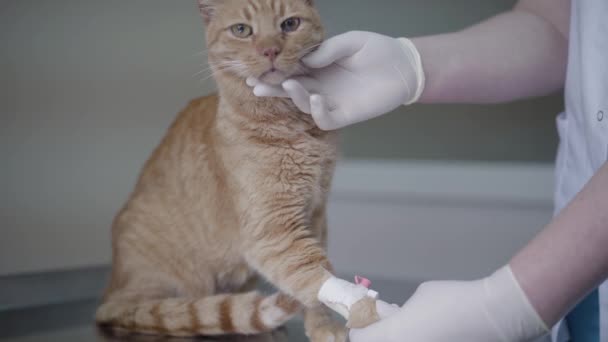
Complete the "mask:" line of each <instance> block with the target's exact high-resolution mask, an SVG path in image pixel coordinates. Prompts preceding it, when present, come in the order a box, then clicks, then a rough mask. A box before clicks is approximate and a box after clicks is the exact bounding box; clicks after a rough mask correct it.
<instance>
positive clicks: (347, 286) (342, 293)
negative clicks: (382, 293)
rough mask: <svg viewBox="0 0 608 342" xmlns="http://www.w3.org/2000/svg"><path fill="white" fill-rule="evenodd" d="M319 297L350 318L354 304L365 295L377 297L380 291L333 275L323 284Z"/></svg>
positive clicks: (322, 301)
mask: <svg viewBox="0 0 608 342" xmlns="http://www.w3.org/2000/svg"><path fill="white" fill-rule="evenodd" d="M317 297H318V299H319V301H320V302H321V303H323V304H325V305H327V306H328V307H329V308H330V309H332V310H334V311H336V312H337V313H339V314H340V315H342V317H344V318H345V319H347V320H348V318H349V316H350V310H351V307H352V306H353V304H355V303H357V302H358V301H360V300H361V299H364V298H365V297H371V298H374V299H376V298H378V292H376V291H374V290H370V289H368V288H366V287H364V286H362V285H356V284H353V283H351V282H348V281H346V280H342V279H339V278H336V277H331V278H329V279H328V280H327V281H326V282H325V283H324V284H323V286H321V290H319V294H318V296H317Z"/></svg>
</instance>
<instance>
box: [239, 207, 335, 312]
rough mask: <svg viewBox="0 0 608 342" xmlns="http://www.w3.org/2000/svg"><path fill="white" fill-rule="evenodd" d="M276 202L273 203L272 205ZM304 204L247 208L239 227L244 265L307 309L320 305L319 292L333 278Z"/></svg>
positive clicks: (329, 265)
mask: <svg viewBox="0 0 608 342" xmlns="http://www.w3.org/2000/svg"><path fill="white" fill-rule="evenodd" d="M274 203H276V202H274ZM304 208H305V206H304V205H287V204H285V205H276V204H275V205H274V206H272V209H270V208H268V207H267V208H264V207H263V206H258V207H257V208H255V209H252V208H250V213H252V214H251V215H249V217H248V218H247V223H246V224H245V225H244V226H243V228H242V233H241V236H242V238H243V241H242V244H243V254H244V256H245V259H246V260H247V262H248V263H249V264H250V265H251V266H252V267H253V268H254V269H256V270H257V271H258V272H259V273H260V274H262V275H263V276H264V277H265V278H266V279H268V280H269V281H270V282H272V283H273V284H274V285H275V286H277V287H278V288H279V289H280V290H281V291H283V292H284V293H286V294H288V295H290V296H292V297H293V298H295V299H296V300H298V301H299V302H300V303H302V304H303V305H304V306H306V307H307V308H314V307H318V306H319V305H321V303H320V302H319V300H318V293H319V290H320V289H321V286H323V284H324V283H325V282H326V281H327V280H328V279H330V278H332V266H331V264H330V262H329V260H328V258H327V255H326V253H325V250H324V249H323V247H322V245H321V243H320V241H319V240H318V239H317V238H316V237H315V236H314V234H313V233H312V231H311V229H310V223H309V222H308V221H309V220H308V218H307V215H306V214H305V212H304Z"/></svg>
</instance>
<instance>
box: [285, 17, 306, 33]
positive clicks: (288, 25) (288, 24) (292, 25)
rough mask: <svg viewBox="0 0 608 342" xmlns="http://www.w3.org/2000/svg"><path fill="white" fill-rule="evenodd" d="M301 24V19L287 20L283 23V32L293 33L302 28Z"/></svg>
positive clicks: (292, 18)
mask: <svg viewBox="0 0 608 342" xmlns="http://www.w3.org/2000/svg"><path fill="white" fill-rule="evenodd" d="M301 22H302V20H301V19H300V18H296V17H291V18H287V19H285V21H283V22H282V23H281V30H283V32H293V31H295V30H297V29H298V28H299V27H300V23H301Z"/></svg>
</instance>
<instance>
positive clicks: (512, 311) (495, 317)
mask: <svg viewBox="0 0 608 342" xmlns="http://www.w3.org/2000/svg"><path fill="white" fill-rule="evenodd" d="M378 303H379V304H378V305H377V307H378V312H379V314H380V316H381V317H382V316H388V317H387V318H383V319H382V320H381V321H380V322H378V323H376V324H373V325H371V326H369V327H367V328H365V329H361V330H351V333H350V341H351V342H376V341H384V342H402V341H421V342H453V341H466V342H499V341H500V342H525V341H530V340H531V339H534V338H536V337H540V336H542V335H543V334H545V333H547V332H548V329H547V327H546V325H545V323H544V322H543V321H542V320H541V318H540V316H539V315H538V314H537V313H536V311H535V309H534V308H533V307H532V305H531V304H530V302H529V301H528V298H527V297H526V295H525V293H524V292H523V290H522V289H521V287H520V285H519V283H518V282H517V280H516V279H515V276H514V275H513V273H512V271H511V268H510V267H505V268H502V269H501V270H499V271H498V272H496V273H494V274H493V275H492V276H490V277H488V278H485V279H482V280H478V281H472V282H450V281H448V282H430V283H425V284H423V285H421V286H420V287H419V288H418V290H417V291H416V293H415V294H414V295H413V296H412V298H411V299H410V300H408V301H407V303H405V305H404V306H403V307H402V308H401V309H397V308H394V309H392V311H393V313H392V314H391V313H390V311H391V308H390V307H389V306H387V305H386V303H381V302H378Z"/></svg>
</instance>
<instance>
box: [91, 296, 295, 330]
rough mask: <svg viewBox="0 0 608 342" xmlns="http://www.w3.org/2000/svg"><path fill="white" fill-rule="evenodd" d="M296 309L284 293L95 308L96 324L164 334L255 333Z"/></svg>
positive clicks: (275, 324)
mask: <svg viewBox="0 0 608 342" xmlns="http://www.w3.org/2000/svg"><path fill="white" fill-rule="evenodd" d="M299 310H300V305H299V304H298V303H297V302H296V301H294V300H293V299H291V298H289V297H288V296H286V295H284V294H280V293H277V294H274V295H271V296H268V297H265V296H263V295H261V294H259V293H257V292H248V293H243V294H225V295H216V296H211V297H205V298H201V299H198V300H189V299H185V298H167V299H157V300H149V301H140V302H137V303H129V302H121V301H111V300H110V301H108V302H106V303H103V304H102V305H101V306H100V307H99V309H98V310H97V314H96V320H97V323H98V324H100V325H105V326H110V327H112V328H118V329H121V330H127V331H131V332H135V333H143V334H154V335H167V336H198V335H205V336H213V335H225V334H258V333H264V332H269V331H272V330H274V329H276V328H278V327H280V326H281V325H283V324H284V323H285V322H287V321H288V320H289V319H291V318H292V317H293V316H294V315H295V314H296V313H297V312H298V311H299Z"/></svg>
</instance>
